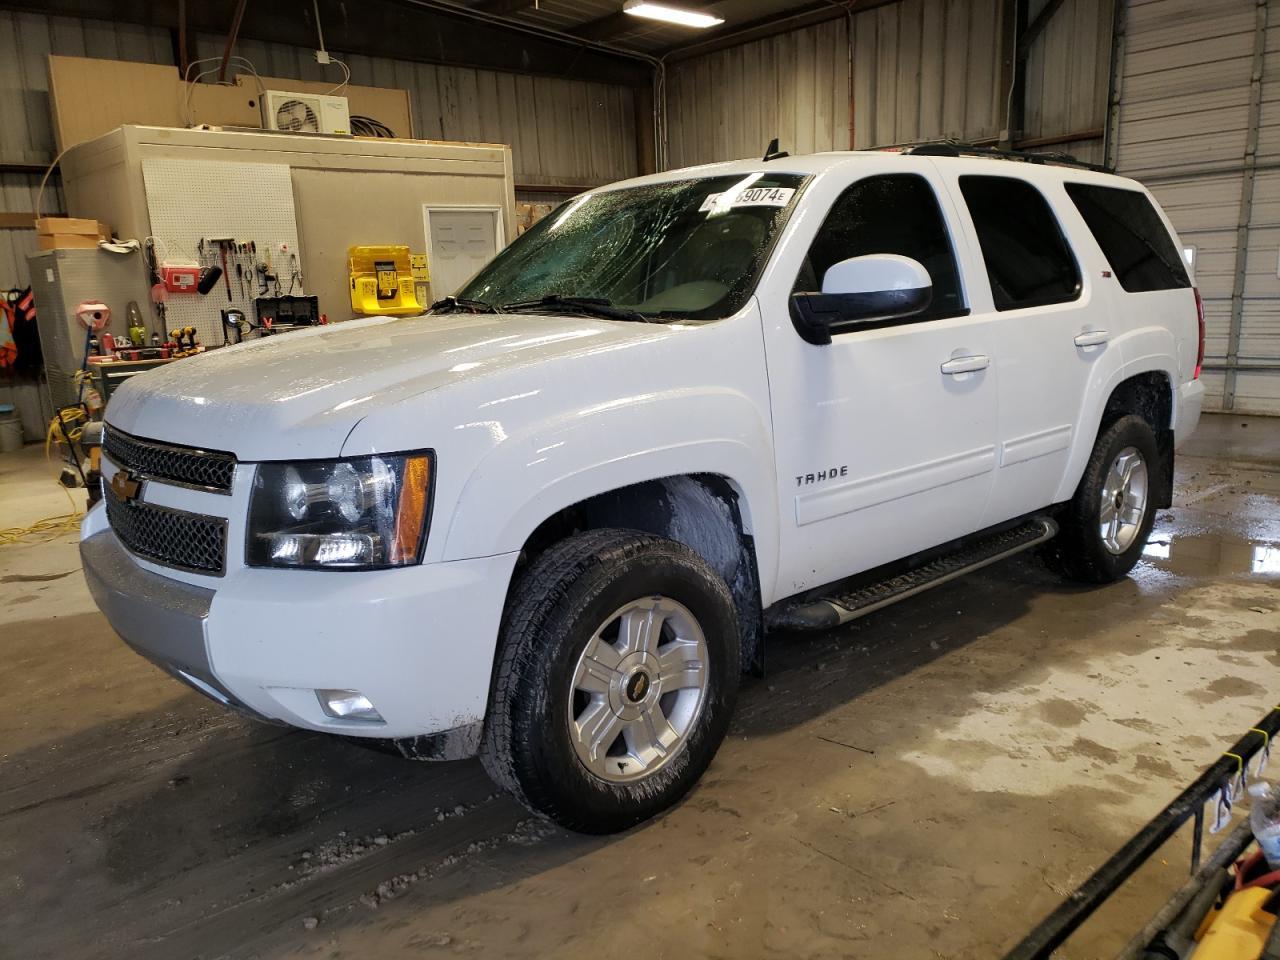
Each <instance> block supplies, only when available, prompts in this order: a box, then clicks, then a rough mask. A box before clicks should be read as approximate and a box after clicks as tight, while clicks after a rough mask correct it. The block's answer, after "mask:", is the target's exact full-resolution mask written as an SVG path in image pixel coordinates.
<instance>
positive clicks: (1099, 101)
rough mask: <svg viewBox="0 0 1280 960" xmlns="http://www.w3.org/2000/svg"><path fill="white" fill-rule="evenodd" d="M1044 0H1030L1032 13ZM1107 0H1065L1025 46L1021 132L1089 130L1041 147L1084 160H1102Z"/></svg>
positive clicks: (1027, 135) (1029, 135)
mask: <svg viewBox="0 0 1280 960" xmlns="http://www.w3.org/2000/svg"><path fill="white" fill-rule="evenodd" d="M1047 2H1048V0H1032V3H1031V4H1030V10H1029V11H1028V12H1029V14H1030V16H1031V18H1032V19H1034V18H1035V17H1036V16H1037V15H1038V14H1039V13H1040V11H1041V10H1042V9H1043V8H1044V6H1045V4H1046V3H1047ZM1113 10H1114V7H1113V2H1112V0H1070V2H1068V3H1065V4H1063V6H1062V7H1061V8H1060V9H1059V10H1058V11H1057V13H1055V14H1054V15H1053V17H1052V18H1051V19H1050V20H1049V22H1048V26H1046V27H1045V29H1044V33H1043V34H1041V36H1040V37H1039V38H1038V39H1037V41H1036V42H1035V43H1034V44H1032V45H1031V49H1030V50H1028V51H1027V69H1026V113H1025V115H1024V117H1023V124H1022V138H1023V139H1024V140H1036V139H1039V138H1042V137H1048V138H1053V137H1060V136H1066V135H1072V134H1080V133H1085V132H1093V133H1095V136H1093V137H1090V138H1089V139H1080V140H1071V141H1067V142H1065V143H1056V144H1053V145H1052V146H1049V147H1046V148H1045V149H1046V150H1052V151H1057V152H1061V153H1069V154H1071V155H1072V156H1074V157H1078V158H1079V159H1081V160H1087V161H1089V162H1090V163H1102V162H1103V145H1102V129H1103V125H1104V122H1105V115H1106V97H1107V82H1108V79H1109V76H1110V72H1111V24H1112V19H1113Z"/></svg>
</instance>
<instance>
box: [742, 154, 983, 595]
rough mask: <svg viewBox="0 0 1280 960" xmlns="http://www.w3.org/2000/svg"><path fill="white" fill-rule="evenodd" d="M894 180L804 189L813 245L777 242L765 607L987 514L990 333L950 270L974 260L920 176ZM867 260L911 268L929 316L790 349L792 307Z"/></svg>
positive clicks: (770, 305) (796, 341) (950, 215)
mask: <svg viewBox="0 0 1280 960" xmlns="http://www.w3.org/2000/svg"><path fill="white" fill-rule="evenodd" d="M903 166H904V158H900V157H892V158H888V157H886V160H885V172H884V173H882V174H879V175H874V174H873V175H868V176H864V177H862V178H861V179H858V180H857V181H856V182H850V181H849V180H848V179H846V180H844V181H843V182H839V181H835V180H833V178H832V177H830V176H828V177H824V178H822V179H820V180H819V181H818V182H816V183H815V184H813V185H812V186H811V188H810V189H809V191H808V193H807V195H806V198H805V209H806V211H807V212H808V213H807V216H810V217H812V220H811V221H809V223H808V224H807V228H808V229H809V230H811V231H812V233H811V234H810V235H809V236H808V238H807V239H806V237H805V234H804V233H803V230H804V227H803V226H802V228H801V229H800V230H799V231H797V233H796V234H795V235H793V236H792V237H791V238H790V239H789V240H788V241H787V244H786V248H785V249H784V250H783V251H782V252H781V253H780V255H779V258H778V261H777V264H776V269H774V270H772V271H771V275H770V278H769V279H770V283H769V284H767V286H764V287H762V290H761V308H762V310H763V312H764V320H765V337H766V352H767V362H768V367H769V381H770V402H771V404H772V409H773V428H774V442H775V448H776V457H777V470H778V487H779V491H780V500H781V502H780V505H779V506H780V515H781V530H780V552H779V568H778V569H779V579H778V584H777V590H776V595H777V596H779V597H782V596H788V595H790V594H794V593H798V592H800V591H802V590H805V589H807V588H810V587H814V586H819V585H821V584H824V583H827V582H830V581H833V580H836V579H839V578H841V577H845V576H848V575H850V574H853V573H857V572H860V571H862V570H866V569H869V568H871V567H875V566H878V565H880V564H882V563H886V562H888V561H891V560H895V559H898V558H901V557H904V556H907V555H909V554H912V553H915V552H917V551H920V550H923V549H925V548H928V547H931V546H936V545H938V544H941V543H943V542H946V541H948V540H951V539H954V538H956V537H959V536H962V535H964V534H966V533H970V532H972V531H974V530H976V529H978V527H979V525H980V521H981V518H982V514H983V510H984V508H985V506H986V502H987V496H988V494H989V492H990V488H991V483H992V471H993V469H994V466H995V442H996V383H995V369H994V359H995V357H994V354H995V349H996V347H995V342H994V336H993V329H992V322H991V319H990V317H989V316H981V317H975V316H972V315H971V314H970V313H969V310H968V307H967V298H966V294H965V290H964V285H963V283H962V282H961V276H962V274H961V270H960V267H961V266H962V265H963V266H964V267H965V269H966V270H970V269H972V267H973V264H972V259H971V258H972V254H971V252H970V251H969V249H968V247H967V245H965V244H963V243H962V244H959V245H957V244H956V243H955V242H953V238H955V237H957V236H959V235H960V234H959V232H958V231H957V230H956V229H955V224H956V211H955V209H954V207H953V206H952V204H951V201H950V200H949V199H948V198H947V197H946V195H945V194H940V192H939V190H938V181H937V174H936V172H935V170H934V168H933V166H932V164H930V163H928V162H925V161H919V162H917V163H915V164H912V167H911V169H912V171H913V172H910V173H903V172H901V171H902V169H903ZM859 169H860V170H865V169H866V167H865V165H861V166H860V168H859ZM889 171H897V172H889ZM824 212H825V216H824ZM818 224H820V225H818ZM957 247H959V250H958V251H957ZM957 252H959V256H957ZM874 253H890V254H899V255H902V256H907V257H911V258H912V259H914V260H917V261H919V262H920V263H921V264H922V265H923V266H924V267H925V269H926V270H928V272H929V275H930V278H931V281H932V286H933V302H932V305H931V307H930V308H929V309H928V310H927V311H926V312H925V313H923V314H920V315H918V316H916V317H912V318H910V319H909V320H907V321H898V322H894V323H891V324H887V325H881V326H878V327H868V328H865V329H858V330H853V331H850V332H846V333H840V334H837V335H835V336H834V337H833V339H832V342H831V343H830V344H829V345H826V346H815V345H812V344H809V343H806V342H805V341H803V340H802V339H801V338H800V336H799V335H798V334H797V333H796V331H795V329H794V327H793V326H792V324H791V321H790V317H789V312H788V302H789V297H790V294H791V293H792V292H798V291H816V290H820V289H821V285H822V277H823V275H824V274H825V272H826V270H827V269H828V268H829V267H830V266H831V265H832V264H834V263H837V262H839V261H840V260H844V259H846V258H849V257H856V256H864V255H868V254H874ZM779 277H781V279H779ZM789 277H791V278H794V281H793V282H792V283H790V284H788V283H787V282H786V281H787V280H788V278H789Z"/></svg>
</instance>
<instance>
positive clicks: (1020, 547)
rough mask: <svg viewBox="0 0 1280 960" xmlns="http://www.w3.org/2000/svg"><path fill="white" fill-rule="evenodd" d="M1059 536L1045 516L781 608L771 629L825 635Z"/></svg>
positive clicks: (1056, 528) (1050, 519)
mask: <svg viewBox="0 0 1280 960" xmlns="http://www.w3.org/2000/svg"><path fill="white" fill-rule="evenodd" d="M1057 532H1058V524H1057V523H1056V522H1055V521H1054V520H1053V519H1052V518H1050V517H1036V518H1035V519H1033V520H1029V521H1027V522H1026V523H1024V524H1022V525H1021V526H1017V527H1013V528H1011V529H1009V530H1003V531H1001V532H1000V533H996V534H992V535H991V536H989V537H985V538H984V539H982V540H977V541H974V542H973V543H971V544H969V545H968V546H966V547H961V548H960V549H959V550H957V551H956V552H955V553H949V554H946V555H945V556H942V557H939V558H938V559H936V560H933V561H930V562H929V563H926V564H925V565H924V566H921V567H917V568H916V569H914V570H910V571H908V572H907V573H903V574H900V575H899V576H896V577H890V578H889V579H887V580H881V581H879V582H877V583H872V584H870V585H868V586H864V587H857V588H855V589H852V590H848V591H845V592H843V593H834V592H833V593H832V594H831V595H829V596H825V597H820V598H819V599H817V600H810V601H807V602H805V603H798V604H795V605H794V606H788V607H784V608H783V609H781V610H779V611H778V612H777V613H776V614H774V615H772V616H770V617H769V625H770V626H771V627H781V628H783V629H786V630H826V629H829V628H831V627H837V626H839V625H840V624H842V623H848V622H849V621H851V620H857V619H858V618H859V617H865V616H866V615H867V614H869V613H875V612H876V611H877V610H881V609H883V608H885V607H887V606H889V605H890V604H894V603H897V602H898V601H899V600H905V599H907V598H908V597H914V596H915V595H916V594H918V593H924V591H926V590H928V589H930V588H932V587H936V586H939V585H940V584H944V583H947V582H949V581H951V580H955V579H956V578H957V577H962V576H964V575H965V574H966V573H972V572H973V571H975V570H981V569H982V568H983V567H987V566H990V565H991V564H993V563H998V562H1000V561H1001V560H1004V559H1005V558H1006V557H1012V556H1013V555H1014V554H1018V553H1022V552H1023V551H1024V550H1030V549H1031V548H1032V547H1035V546H1039V545H1040V544H1042V543H1044V542H1045V541H1046V540H1049V539H1050V538H1052V537H1053V536H1054V534H1056V533H1057Z"/></svg>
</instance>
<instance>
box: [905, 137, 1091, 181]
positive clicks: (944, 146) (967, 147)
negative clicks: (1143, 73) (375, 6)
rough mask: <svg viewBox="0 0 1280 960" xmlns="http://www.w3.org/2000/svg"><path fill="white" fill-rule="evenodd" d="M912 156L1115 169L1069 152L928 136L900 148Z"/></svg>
mask: <svg viewBox="0 0 1280 960" xmlns="http://www.w3.org/2000/svg"><path fill="white" fill-rule="evenodd" d="M902 152H903V153H904V154H909V155H911V156H916V157H985V158H987V159H991V160H1019V161H1021V162H1023V163H1048V164H1054V165H1057V166H1063V167H1080V168H1081V169H1083V170H1094V171H1097V172H1098V173H1115V171H1114V170H1112V169H1111V168H1110V167H1104V166H1101V165H1099V164H1096V163H1089V162H1088V161H1087V160H1080V159H1078V158H1076V157H1073V156H1072V155H1071V154H1069V153H1053V152H1045V153H1035V152H1033V151H1030V150H1001V149H999V148H998V147H992V146H988V145H986V144H977V143H963V142H961V141H958V140H929V141H925V142H923V143H915V144H911V145H909V146H907V147H906V148H905V149H904V150H903V151H902Z"/></svg>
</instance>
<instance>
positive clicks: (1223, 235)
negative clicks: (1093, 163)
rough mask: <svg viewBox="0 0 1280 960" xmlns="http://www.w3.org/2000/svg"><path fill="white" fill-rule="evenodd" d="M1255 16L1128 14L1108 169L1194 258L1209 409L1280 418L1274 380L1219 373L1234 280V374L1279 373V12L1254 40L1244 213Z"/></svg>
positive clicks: (1222, 0) (1195, 5)
mask: <svg viewBox="0 0 1280 960" xmlns="http://www.w3.org/2000/svg"><path fill="white" fill-rule="evenodd" d="M1257 13H1258V6H1257V3H1256V2H1255V0H1145V2H1141V0H1140V2H1131V3H1130V4H1129V5H1128V8H1127V9H1126V15H1125V23H1124V35H1123V58H1122V61H1121V66H1122V69H1121V72H1120V112H1119V130H1118V136H1117V139H1116V153H1115V161H1116V165H1117V168H1118V169H1119V170H1120V172H1122V173H1125V174H1127V175H1129V176H1133V177H1136V178H1137V179H1139V180H1142V181H1143V182H1144V183H1146V184H1147V186H1148V187H1150V189H1151V190H1152V192H1153V193H1154V194H1155V195H1156V196H1157V197H1158V198H1159V200H1160V202H1161V204H1162V205H1163V206H1164V208H1165V211H1166V212H1167V213H1168V214H1169V217H1170V219H1171V220H1172V221H1173V224H1174V226H1175V228H1176V229H1177V230H1178V233H1179V235H1180V236H1181V238H1182V242H1183V243H1184V244H1185V245H1188V246H1193V247H1195V248H1196V282H1197V285H1198V286H1199V288H1200V292H1201V295H1202V296H1203V297H1204V301H1205V317H1206V321H1207V326H1208V336H1207V339H1206V364H1207V367H1208V369H1207V370H1206V372H1205V375H1204V379H1205V385H1206V387H1207V388H1208V391H1209V393H1208V403H1209V405H1210V406H1211V407H1212V408H1215V409H1218V408H1222V407H1224V406H1226V405H1228V404H1231V403H1232V401H1231V399H1230V398H1229V395H1230V394H1231V393H1232V392H1234V403H1233V406H1232V408H1233V409H1235V410H1239V411H1242V412H1258V413H1280V371H1275V370H1270V371H1257V370H1255V371H1252V372H1239V373H1237V374H1236V375H1235V377H1234V378H1232V377H1231V376H1230V375H1229V373H1228V371H1226V370H1225V369H1223V366H1224V365H1225V361H1226V359H1227V355H1228V352H1229V346H1230V340H1231V329H1232V317H1233V296H1232V295H1233V291H1234V289H1235V287H1236V283H1237V276H1238V273H1237V271H1238V270H1239V271H1242V273H1241V274H1239V276H1240V283H1241V287H1240V292H1241V294H1242V296H1241V298H1240V301H1239V304H1238V306H1237V307H1236V309H1235V311H1234V313H1235V315H1236V318H1237V331H1238V357H1239V362H1240V364H1241V365H1249V364H1254V365H1257V364H1267V363H1269V364H1274V365H1280V276H1277V273H1278V272H1280V3H1277V2H1274V0H1273V2H1272V3H1271V4H1270V9H1269V10H1268V11H1267V13H1268V15H1269V16H1268V26H1267V30H1266V33H1265V36H1264V37H1263V38H1262V43H1263V46H1262V47H1261V52H1262V54H1263V72H1262V83H1261V87H1260V91H1259V92H1260V100H1259V104H1258V109H1257V110H1256V113H1255V114H1254V115H1255V117H1256V120H1257V126H1256V132H1255V135H1256V137H1257V152H1256V158H1257V162H1256V177H1255V179H1254V181H1253V184H1252V193H1253V196H1252V202H1248V190H1249V185H1248V181H1247V177H1246V170H1245V168H1246V162H1245V161H1246V156H1247V149H1248V144H1249V139H1250V118H1251V111H1250V100H1251V76H1252V73H1253V63H1254V53H1255V41H1256V40H1257V39H1258V33H1257V29H1256V26H1257V19H1258V18H1257ZM1242 223H1243V225H1244V229H1243V230H1241V225H1242ZM1241 240H1243V245H1242V244H1241ZM1215 368H1216V369H1215ZM1232 379H1234V384H1232V383H1231V382H1230V381H1231V380H1232Z"/></svg>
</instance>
